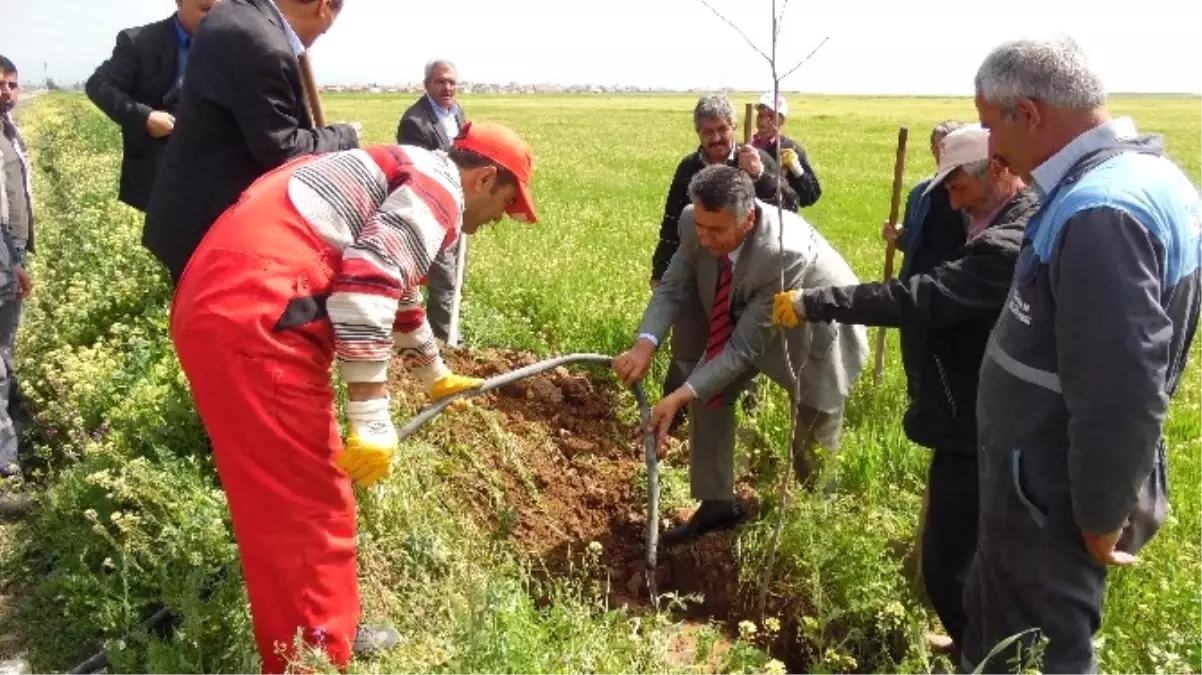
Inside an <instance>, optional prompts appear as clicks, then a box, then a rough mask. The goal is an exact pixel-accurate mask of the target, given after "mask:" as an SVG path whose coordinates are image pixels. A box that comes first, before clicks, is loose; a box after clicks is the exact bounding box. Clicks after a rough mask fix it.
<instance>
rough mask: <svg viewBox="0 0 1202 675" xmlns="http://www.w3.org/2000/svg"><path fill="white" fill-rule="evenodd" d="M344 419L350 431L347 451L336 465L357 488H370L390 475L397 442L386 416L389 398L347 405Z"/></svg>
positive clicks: (390, 420)
mask: <svg viewBox="0 0 1202 675" xmlns="http://www.w3.org/2000/svg"><path fill="white" fill-rule="evenodd" d="M346 418H347V422H348V426H349V427H350V430H349V432H348V433H347V437H346V449H345V450H343V451H342V454H340V455H339V456H338V459H337V460H336V463H337V464H338V466H339V468H341V469H342V470H343V471H346V473H347V475H348V476H350V477H351V480H353V481H355V484H356V485H358V486H359V487H361V488H366V487H370V486H371V485H372V484H374V483H375V482H376V481H378V480H380V479H381V478H383V477H385V476H387V475H388V474H390V473H392V455H393V453H395V452H396V449H397V444H398V442H399V441H398V440H397V435H396V426H394V425H393V423H392V416H391V415H389V414H388V398H387V397H385V398H376V399H372V400H370V401H348V402H347V404H346Z"/></svg>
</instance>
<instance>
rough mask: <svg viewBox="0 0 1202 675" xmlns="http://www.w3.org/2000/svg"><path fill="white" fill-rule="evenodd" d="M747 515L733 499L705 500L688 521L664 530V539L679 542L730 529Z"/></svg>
mask: <svg viewBox="0 0 1202 675" xmlns="http://www.w3.org/2000/svg"><path fill="white" fill-rule="evenodd" d="M746 515H747V514H746V513H745V512H744V510H743V509H741V508H739V505H738V504H737V503H736V502H735V500H733V499H730V500H722V501H716V500H715V501H703V502H701V506H699V507H698V508H697V510H696V511H694V512H693V515H692V516H691V517H690V518H689V520H688V522H686V523H685V524H683V525H680V526H678V527H674V528H672V529H670V530H668V531H667V532H664V536H663V538H662V541H663V542H664V543H665V544H679V543H683V542H686V541H692V540H693V539H696V538H698V537H700V536H701V535H703V534H706V533H708V532H715V531H718V530H729V529H731V528H733V527H735V526H736V525H738V524H739V523H740V522H742V520H743V518H745V517H746Z"/></svg>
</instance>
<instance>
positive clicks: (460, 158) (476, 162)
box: [447, 148, 518, 186]
mask: <svg viewBox="0 0 1202 675" xmlns="http://www.w3.org/2000/svg"><path fill="white" fill-rule="evenodd" d="M447 156H448V157H450V158H451V161H452V162H454V163H455V166H457V167H459V168H461V169H479V168H480V167H484V166H491V167H493V168H495V169H496V170H497V184H498V186H504V185H517V184H518V177H517V176H515V175H514V174H513V172H512V171H510V170H509V169H506V168H505V167H503V166H501V165H500V164H497V163H496V162H494V161H493V160H491V159H489V158H487V157H485V156H484V155H481V154H480V153H478V152H474V151H472V150H464V149H463V148H451V149H450V150H449V151H447Z"/></svg>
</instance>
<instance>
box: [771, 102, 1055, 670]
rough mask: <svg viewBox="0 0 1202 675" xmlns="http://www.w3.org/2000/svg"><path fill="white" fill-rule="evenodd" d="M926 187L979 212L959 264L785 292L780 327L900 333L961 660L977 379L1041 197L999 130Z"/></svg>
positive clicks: (945, 640)
mask: <svg viewBox="0 0 1202 675" xmlns="http://www.w3.org/2000/svg"><path fill="white" fill-rule="evenodd" d="M925 190H926V192H927V194H935V193H937V192H944V191H946V192H947V193H948V201H949V203H950V206H951V208H953V209H957V210H963V211H965V212H966V213H967V214H968V215H969V221H968V224H967V225H964V226H962V228H963V230H964V234H965V236H966V237H967V244H966V245H964V246H962V247H961V248H960V249H959V251H957V252H956V254H955V255H954V256H953V258H952V259H951V260H948V261H946V262H944V263H941V264H939V265H936V266H935V267H934V268H932V269H930V270H927V271H926V272H924V273H922V274H914V275H912V276H911V277H909V278H908V279H904V280H903V279H894V280H892V281H887V282H883V283H882V282H872V283H866V284H861V285H858V286H848V287H842V288H817V289H810V290H807V291H800V290H788V291H785V292H783V293H780V294H778V296H777V298H776V305H775V307H774V308H773V320H774V321H776V322H777V323H780V324H781V325H784V326H786V327H789V328H791V327H793V326H796V325H797V324H798V323H799V322H800V321H808V322H811V323H814V322H829V321H838V322H841V323H850V324H860V325H864V326H890V327H895V328H898V329H900V333H901V335H900V337H901V344H902V348H903V349H904V350H905V351H904V353H903V355H902V363H903V365H904V366H905V371H906V382H907V387H908V389H909V392H910V397H909V399H910V400H909V407H908V408H907V410H906V413H905V418H904V419H903V425H904V427H905V431H906V436H908V437H909V439H910V440H911V441H913V442H915V443H917V444H919V445H921V446H924V447H926V448H930V450H931V464H930V468H929V470H928V473H927V490H926V495H927V505H926V508H925V509H924V510H923V514H922V521H921V522H922V524H921V526H920V528H919V531H920V533H921V538H920V541H921V549H920V551H921V555H920V556H919V557H920V559H921V562H922V580H923V584H924V585H925V587H926V591H927V596H928V597H930V599H931V605H932V606H933V607H934V608H935V611H936V612H937V613H938V614H939V620H940V622H941V623H942V624H943V627H944V628H945V629H946V630H947V636H943V635H936V634H929V635H928V636H927V642H928V646H930V647H931V648H932V650H938V651H943V652H951V653H953V654H954V653H955V652H956V650H958V649H959V648H960V647H961V646H962V645H963V643H964V626H965V623H966V622H967V618H966V617H965V614H964V579H965V577H966V575H967V572H968V567H969V564H970V563H971V561H972V557H973V553H974V552H975V551H976V548H977V502H978V501H979V499H980V495H979V493H978V491H977V475H978V468H977V424H976V415H975V414H974V411H975V410H976V400H977V371H978V370H979V368H980V365H981V356H982V354H984V353H985V345H986V342H987V341H988V339H989V332H990V331H991V330H992V329H993V324H994V322H996V321H997V317H998V314H1000V313H1001V311H1002V305H1003V304H1004V303H1005V302H1006V296H1007V294H1008V292H1009V290H1010V280H1011V279H1012V278H1013V277H1014V264H1015V262H1016V261H1017V260H1018V251H1019V249H1020V248H1021V246H1022V240H1023V231H1024V228H1025V227H1026V224H1027V221H1028V220H1029V219H1030V217H1031V215H1032V214H1034V212H1035V211H1036V210H1037V208H1038V206H1039V199H1038V197H1037V196H1036V194H1035V191H1034V189H1032V188H1029V187H1024V185H1023V182H1022V180H1021V179H1019V178H1018V177H1017V176H1015V175H1014V174H1013V173H1011V172H1010V170H1009V168H1007V167H1006V166H1005V163H1004V162H1002V161H1000V160H999V159H997V158H991V157H990V155H989V132H988V131H986V130H984V129H982V128H981V127H980V126H978V125H972V126H967V127H962V128H959V129H957V130H955V131H953V132H951V133H950V134H948V135H947V137H946V138H945V139H943V142H942V147H941V148H940V152H939V170H938V172H936V174H935V177H934V178H933V179H931V180H930V181H928V182H927V187H926V188H925Z"/></svg>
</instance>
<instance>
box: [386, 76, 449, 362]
mask: <svg viewBox="0 0 1202 675" xmlns="http://www.w3.org/2000/svg"><path fill="white" fill-rule="evenodd" d="M424 83H425V86H426V93H425V94H424V95H422V97H421V98H419V99H417V101H416V102H415V103H414V104H413V105H411V106H409V109H408V110H406V111H405V114H404V115H401V121H400V122H399V123H398V124H397V128H396V142H397V143H400V144H403V145H416V146H420V147H423V148H425V149H427V150H447V149H449V148H450V147H451V141H453V140H455V137H456V136H458V135H459V130H460V129H461V128H463V123H464V121H465V119H466V118H465V117H464V115H463V108H461V107H460V106H459V103H458V102H456V100H455V94H456V93H457V91H458V88H459V74H458V73H457V72H456V70H455V64H453V63H451V62H450V61H444V60H441V59H439V60H435V61H431V62H430V63H428V64H426V77H425V80H424ZM464 245H466V240H465V239H464V238H462V237H461V238H460V239H459V243H458V244H456V245H455V246H454V247H453V248H449V249H447V250H445V251H443V252H442V253H439V254H438V256H437V257H436V258H434V261H433V263H432V264H431V265H430V272H429V278H428V280H427V286H426V288H427V291H428V293H429V296H430V299H429V302H428V303H427V306H426V318H427V319H429V321H430V329H431V330H432V331H434V337H436V338H438V339H439V340H442V341H444V342H446V341H447V339H448V338H449V337H450V333H451V314H452V313H453V305H454V299H455V270H456V263H457V262H458V255H459V247H460V246H464Z"/></svg>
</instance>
